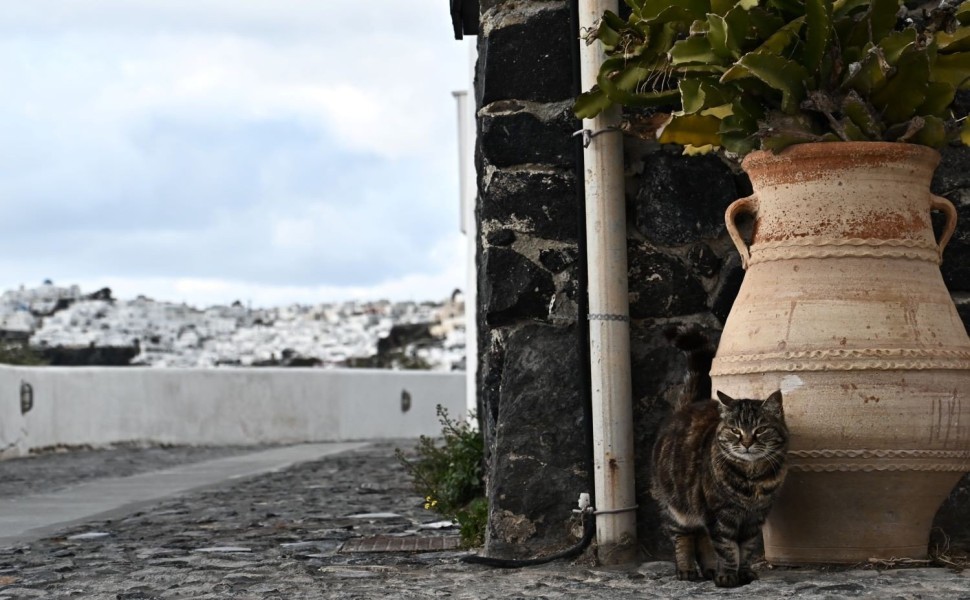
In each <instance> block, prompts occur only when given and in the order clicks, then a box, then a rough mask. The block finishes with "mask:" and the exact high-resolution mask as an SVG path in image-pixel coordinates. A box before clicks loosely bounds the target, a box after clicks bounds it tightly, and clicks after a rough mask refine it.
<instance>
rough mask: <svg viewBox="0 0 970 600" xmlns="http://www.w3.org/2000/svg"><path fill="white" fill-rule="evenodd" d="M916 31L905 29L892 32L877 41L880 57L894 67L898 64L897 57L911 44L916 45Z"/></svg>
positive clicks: (909, 28) (910, 28) (911, 28)
mask: <svg viewBox="0 0 970 600" xmlns="http://www.w3.org/2000/svg"><path fill="white" fill-rule="evenodd" d="M916 38H917V34H916V29H914V28H913V27H907V28H906V29H903V30H902V31H893V32H892V33H890V34H889V35H887V36H886V37H884V38H882V39H881V40H879V47H880V48H882V55H883V57H885V59H886V62H888V63H889V64H890V65H895V64H896V63H898V62H899V57H900V56H902V55H903V52H904V51H905V50H906V48H908V47H909V46H910V45H912V44H916Z"/></svg>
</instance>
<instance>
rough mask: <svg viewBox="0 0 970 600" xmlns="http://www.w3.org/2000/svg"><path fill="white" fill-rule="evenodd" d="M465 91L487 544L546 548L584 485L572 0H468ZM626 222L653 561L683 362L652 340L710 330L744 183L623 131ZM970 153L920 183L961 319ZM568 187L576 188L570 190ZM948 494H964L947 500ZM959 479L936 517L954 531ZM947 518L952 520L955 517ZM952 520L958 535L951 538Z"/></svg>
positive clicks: (964, 510) (959, 520)
mask: <svg viewBox="0 0 970 600" xmlns="http://www.w3.org/2000/svg"><path fill="white" fill-rule="evenodd" d="M481 10H482V20H481V30H480V35H479V62H478V71H477V77H476V79H477V81H476V97H477V102H478V105H477V106H478V148H477V157H476V159H477V163H478V173H479V182H478V183H479V202H478V207H477V211H478V225H479V234H480V235H479V239H478V243H479V248H478V257H477V259H478V267H479V271H478V274H479V281H478V286H479V306H478V307H477V308H478V320H479V328H480V329H479V336H480V339H479V357H480V366H479V369H480V370H479V405H480V411H481V414H482V421H483V424H484V428H485V433H486V441H487V444H486V445H487V453H488V456H487V460H488V496H489V502H490V521H489V531H488V535H487V541H486V546H487V552H488V554H490V555H492V556H503V557H521V556H533V555H537V554H545V553H548V552H551V551H555V550H558V549H561V548H563V547H565V546H568V545H570V544H572V543H573V542H574V541H575V540H576V533H577V530H576V528H575V527H574V523H572V522H571V510H572V508H573V507H574V506H575V503H576V499H577V497H578V495H579V493H580V492H590V493H592V491H593V490H592V489H591V488H590V484H589V470H588V469H589V466H588V463H587V461H588V460H589V447H588V442H587V438H586V433H585V425H584V416H583V404H584V403H585V402H586V397H587V396H586V394H587V392H586V385H587V384H586V383H585V381H586V376H584V375H583V373H584V372H586V373H588V369H589V366H588V363H587V360H588V359H587V358H586V357H585V356H584V354H583V353H584V350H583V349H582V348H581V346H580V344H579V340H580V339H581V336H580V335H579V334H580V333H581V332H580V331H579V329H578V328H580V327H581V326H582V325H583V324H584V323H583V319H584V316H585V315H581V314H579V311H580V300H581V297H580V296H579V294H582V293H584V292H583V291H582V290H580V289H579V285H580V269H585V265H584V263H583V261H582V257H581V256H580V239H581V237H580V236H581V235H582V233H581V231H582V228H583V223H582V218H581V217H580V216H579V215H578V212H577V208H576V188H577V177H581V175H578V174H577V171H578V169H577V165H576V162H575V159H574V156H575V146H574V143H575V142H574V140H573V138H572V137H571V134H572V132H574V131H576V130H577V129H579V128H580V123H579V122H578V121H576V120H575V119H574V118H573V117H572V115H571V112H570V108H571V105H572V99H573V96H574V94H575V87H574V86H575V84H574V82H573V79H572V73H573V65H572V59H571V57H572V50H573V49H572V44H573V43H574V40H575V37H576V36H575V34H574V32H572V31H571V27H570V4H569V2H568V1H566V0H553V1H534V2H520V1H515V0H506V1H501V0H482V2H481ZM625 166H626V173H627V209H628V210H627V227H628V249H629V276H630V294H629V297H630V317H631V332H630V337H631V354H632V357H631V358H632V366H633V402H634V419H635V423H634V431H635V439H636V460H637V493H638V502H639V505H640V508H639V512H638V535H639V542H640V545H641V547H642V549H643V551H644V553H645V555H646V556H648V557H649V556H665V555H667V554H668V552H669V547H668V544H667V542H666V540H664V539H663V536H661V535H660V533H659V531H658V518H657V513H656V508H655V506H654V504H653V502H652V500H650V498H649V495H648V494H647V491H646V490H647V481H648V478H649V473H648V465H649V460H648V457H649V453H650V448H651V447H652V445H653V439H654V437H655V434H656V430H657V427H658V425H659V423H660V422H661V420H662V419H663V418H664V416H665V415H666V414H667V412H668V410H669V408H668V407H669V404H668V399H669V398H672V397H674V396H675V395H676V394H677V393H678V391H679V386H680V384H681V381H682V378H683V373H684V370H685V364H684V359H683V357H682V356H681V355H680V353H679V352H677V351H674V350H672V349H671V347H670V346H669V344H668V343H667V342H666V341H665V340H664V338H663V335H662V330H663V329H664V328H665V327H667V326H668V325H670V324H673V323H689V324H695V325H698V326H700V327H702V328H705V329H706V330H707V331H708V332H709V333H710V335H711V337H712V338H713V339H715V340H716V339H717V337H718V336H719V333H720V331H721V328H722V325H723V321H724V319H725V318H726V317H727V314H728V311H729V310H730V308H731V305H732V303H733V302H734V298H735V296H736V294H737V291H738V288H739V287H740V284H741V279H742V278H743V271H742V269H741V266H740V260H739V257H738V255H737V253H736V251H735V250H734V247H733V245H732V244H731V242H730V240H729V238H728V236H727V233H726V231H725V228H724V224H723V215H724V210H725V208H726V207H727V206H728V204H730V203H731V202H732V201H733V200H734V199H736V198H738V197H741V196H746V195H748V194H750V192H751V190H750V185H749V183H748V181H747V178H746V177H745V176H744V175H743V174H741V173H740V172H739V171H738V170H737V169H736V168H734V167H732V166H730V165H729V164H727V163H726V162H724V161H723V160H721V159H720V158H718V157H716V156H703V157H686V156H682V155H681V151H680V149H679V148H672V147H661V146H660V145H658V144H655V143H644V142H640V141H637V140H633V139H627V141H626V143H625ZM968 166H970V152H968V151H967V149H964V148H953V149H947V150H946V151H945V152H944V160H943V164H942V165H941V167H940V169H939V172H938V174H937V177H936V180H935V181H934V191H936V192H937V193H939V194H942V195H945V196H947V197H949V198H950V199H952V200H953V201H954V202H955V203H956V204H957V205H958V207H959V209H960V213H961V217H962V219H963V221H962V222H963V223H964V225H963V226H962V227H961V228H960V229H959V231H958V233H957V235H956V236H955V238H954V240H953V241H952V242H951V244H950V247H949V248H948V250H947V252H946V255H945V261H946V262H945V263H944V266H943V273H944V278H945V279H946V282H947V285H949V286H950V289H951V291H953V292H954V297H955V298H956V299H957V301H958V306H959V307H960V311H961V315H962V316H963V318H964V321H965V322H970V267H968V265H970V169H968V168H967V167H968ZM581 183H582V182H581V181H580V182H579V184H580V185H581ZM961 494H962V495H961ZM968 495H970V485H965V486H963V487H962V488H961V489H960V490H958V491H957V492H955V494H954V496H953V497H952V498H951V501H950V503H949V504H948V506H947V507H946V508H945V509H944V510H943V511H941V515H940V520H939V523H940V524H941V525H944V526H945V527H946V528H947V531H948V532H949V533H950V535H951V536H954V537H955V538H956V539H962V538H961V537H960V536H961V535H962V536H963V538H967V537H968V536H967V535H966V532H967V530H968V526H967V525H966V524H967V523H970V503H968V502H966V501H965V500H960V498H964V497H966V496H968ZM961 524H962V525H961ZM960 531H962V532H964V533H962V534H960V533H959V532H960Z"/></svg>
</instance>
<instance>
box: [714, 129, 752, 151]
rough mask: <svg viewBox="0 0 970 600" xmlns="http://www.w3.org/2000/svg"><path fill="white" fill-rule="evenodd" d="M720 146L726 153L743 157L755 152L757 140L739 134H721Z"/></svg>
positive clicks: (750, 136)
mask: <svg viewBox="0 0 970 600" xmlns="http://www.w3.org/2000/svg"><path fill="white" fill-rule="evenodd" d="M721 146H722V147H723V148H724V149H725V150H727V151H728V152H733V153H734V154H737V155H738V156H744V155H745V154H747V153H749V152H751V151H753V150H757V148H758V138H757V137H755V136H754V135H748V134H744V133H739V132H729V133H722V134H721Z"/></svg>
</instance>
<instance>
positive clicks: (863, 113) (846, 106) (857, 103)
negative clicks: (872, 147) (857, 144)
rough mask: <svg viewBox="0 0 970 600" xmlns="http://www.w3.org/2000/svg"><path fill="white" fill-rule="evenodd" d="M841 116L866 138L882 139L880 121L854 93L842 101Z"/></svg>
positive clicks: (850, 93) (869, 107)
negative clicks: (848, 120)
mask: <svg viewBox="0 0 970 600" xmlns="http://www.w3.org/2000/svg"><path fill="white" fill-rule="evenodd" d="M842 114H844V115H845V116H846V117H847V118H849V119H851V120H852V123H853V124H854V125H855V126H856V127H858V128H859V130H860V131H862V132H863V133H864V134H865V135H866V136H867V137H868V138H870V139H874V140H877V139H880V138H881V137H882V121H881V120H880V119H879V116H878V115H877V114H876V113H875V111H874V110H873V109H872V107H871V106H869V104H867V103H866V101H865V100H863V99H862V98H861V97H859V94H857V93H855V92H854V91H851V92H849V93H848V94H846V95H845V98H843V99H842Z"/></svg>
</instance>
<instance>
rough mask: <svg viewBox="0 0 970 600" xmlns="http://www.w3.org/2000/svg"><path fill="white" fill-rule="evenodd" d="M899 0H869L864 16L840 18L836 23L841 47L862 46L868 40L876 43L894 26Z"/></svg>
mask: <svg viewBox="0 0 970 600" xmlns="http://www.w3.org/2000/svg"><path fill="white" fill-rule="evenodd" d="M899 4H900V3H899V0H871V2H870V3H869V10H868V11H866V13H865V16H864V17H863V18H862V19H860V20H858V21H856V20H854V19H842V20H841V21H839V22H838V23H837V24H836V30H837V31H838V33H839V40H840V45H841V47H842V48H852V47H857V46H863V45H865V44H866V43H868V42H872V43H874V44H875V43H878V42H879V41H880V40H881V39H882V38H884V37H886V36H887V35H889V33H890V32H891V31H892V30H893V29H894V28H895V26H896V13H898V12H899Z"/></svg>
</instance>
